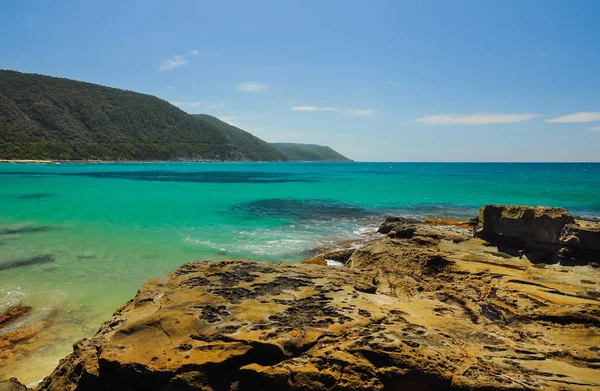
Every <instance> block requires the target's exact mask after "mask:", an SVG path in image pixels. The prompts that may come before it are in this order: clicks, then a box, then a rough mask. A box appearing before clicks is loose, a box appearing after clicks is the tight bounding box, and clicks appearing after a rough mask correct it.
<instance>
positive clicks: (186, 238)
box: [0, 163, 600, 382]
mask: <svg viewBox="0 0 600 391" xmlns="http://www.w3.org/2000/svg"><path fill="white" fill-rule="evenodd" d="M486 203H509V204H527V205H550V206H563V207H566V208H567V209H569V210H570V211H571V212H572V213H574V214H580V215H588V216H600V164H590V163H585V164H583V163H582V164H525V163H523V164H495V163H490V164H476V163H468V164H467V163H463V164H453V163H448V164H441V163H440V164H437V163H327V164H318V163H191V164H190V163H168V164H167V163H148V164H133V163H131V164H61V165H55V164H12V163H6V164H0V311H2V310H3V309H5V308H6V307H8V306H10V305H14V304H16V303H22V304H27V305H31V306H33V307H34V311H33V313H32V315H31V316H30V317H29V318H28V319H27V321H28V322H31V323H32V324H33V323H34V322H35V321H36V320H39V319H45V318H49V319H51V321H52V326H51V327H50V328H49V329H48V330H47V333H48V334H49V335H50V337H51V338H50V342H48V343H46V344H45V345H44V346H43V348H42V349H38V350H36V352H35V353H33V354H29V355H27V356H24V357H22V358H21V359H20V360H19V361H18V362H17V363H16V364H14V365H10V366H6V367H4V368H2V369H0V378H1V377H2V376H6V375H10V374H12V375H18V376H20V377H23V378H24V379H23V380H25V381H27V382H33V381H35V380H38V379H39V377H40V376H43V375H44V374H45V373H47V372H48V371H49V370H50V369H51V368H52V367H53V366H54V365H55V362H56V361H57V360H58V359H59V358H60V357H61V356H63V355H64V354H66V353H68V352H69V351H70V349H71V345H72V343H73V342H74V341H75V340H77V339H79V338H82V337H85V336H89V335H92V334H93V333H94V332H95V331H96V329H97V327H98V325H99V324H100V322H101V321H102V320H105V319H107V318H108V317H109V316H110V314H111V313H112V312H113V310H114V309H115V308H116V307H118V306H119V305H120V304H121V303H123V302H125V301H126V300H128V299H129V298H131V297H132V296H133V295H134V294H135V292H136V290H137V288H138V287H139V286H140V285H141V284H142V283H143V282H145V281H147V280H148V279H150V278H152V277H157V276H161V275H164V274H165V273H167V272H169V271H170V270H172V269H174V268H176V267H178V266H179V265H181V264H183V263H186V262H189V261H193V260H198V259H223V258H228V257H247V258H252V259H256V260H268V261H274V262H279V261H283V262H290V263H293V262H297V261H299V260H301V259H303V258H306V257H308V256H309V255H310V250H311V249H313V248H315V247H319V246H324V245H328V244H333V243H336V242H339V241H340V240H345V239H353V238H359V237H361V235H363V234H364V233H365V232H367V231H372V230H373V229H374V227H375V226H376V224H377V223H378V222H379V221H381V219H382V218H383V216H385V215H388V214H400V215H407V216H414V217H422V218H425V217H448V218H457V219H466V218H469V217H473V216H474V215H475V214H476V212H477V209H478V208H479V207H480V206H481V205H483V204H486ZM41 256H45V257H44V258H35V257H41ZM40 260H43V261H44V262H41V261H40ZM28 263H29V264H28ZM33 367H35V368H37V369H36V370H35V371H33V370H32V368H33Z"/></svg>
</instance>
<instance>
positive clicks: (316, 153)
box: [271, 143, 352, 162]
mask: <svg viewBox="0 0 600 391" xmlns="http://www.w3.org/2000/svg"><path fill="white" fill-rule="evenodd" d="M271 145H272V146H274V147H275V148H277V150H279V151H280V152H281V153H283V154H284V155H285V156H286V157H287V159H288V160H290V161H297V162H351V161H352V160H351V159H348V158H347V157H346V156H343V155H341V154H339V153H337V152H336V151H334V150H333V149H331V148H329V147H327V146H324V145H316V144H295V143H271Z"/></svg>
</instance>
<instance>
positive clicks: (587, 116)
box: [546, 111, 600, 124]
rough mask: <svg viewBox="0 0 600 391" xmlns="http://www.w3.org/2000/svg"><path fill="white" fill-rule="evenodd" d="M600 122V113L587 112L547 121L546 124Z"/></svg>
mask: <svg viewBox="0 0 600 391" xmlns="http://www.w3.org/2000/svg"><path fill="white" fill-rule="evenodd" d="M594 121H600V112H592V111H586V112H581V113H575V114H569V115H564V116H562V117H558V118H552V119H549V120H546V122H549V123H553V124H568V123H579V122H594Z"/></svg>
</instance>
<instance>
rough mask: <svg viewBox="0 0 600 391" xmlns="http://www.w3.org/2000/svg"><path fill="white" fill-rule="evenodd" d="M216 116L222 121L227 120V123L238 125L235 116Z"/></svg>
mask: <svg viewBox="0 0 600 391" xmlns="http://www.w3.org/2000/svg"><path fill="white" fill-rule="evenodd" d="M218 118H219V119H220V120H221V121H223V122H227V123H228V124H229V125H232V126H236V127H239V124H238V123H237V117H232V116H222V117H218Z"/></svg>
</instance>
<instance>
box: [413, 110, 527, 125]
mask: <svg viewBox="0 0 600 391" xmlns="http://www.w3.org/2000/svg"><path fill="white" fill-rule="evenodd" d="M535 117H537V115H536V114H484V113H482V114H469V115H458V114H439V115H430V116H426V117H421V118H415V119H414V120H413V122H417V123H422V124H427V125H486V124H509V123H515V122H523V121H527V120H530V119H532V118H535Z"/></svg>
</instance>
